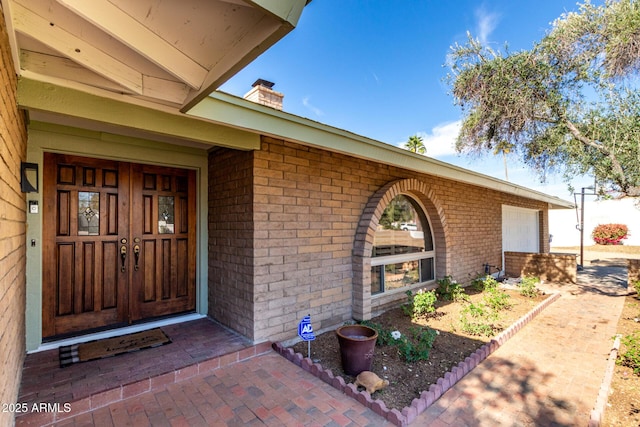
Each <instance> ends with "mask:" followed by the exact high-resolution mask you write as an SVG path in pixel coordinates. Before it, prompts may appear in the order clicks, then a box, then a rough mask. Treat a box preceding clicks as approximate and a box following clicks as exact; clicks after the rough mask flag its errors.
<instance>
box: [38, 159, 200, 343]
mask: <svg viewBox="0 0 640 427" xmlns="http://www.w3.org/2000/svg"><path fill="white" fill-rule="evenodd" d="M195 202H196V201H195V172H194V171H190V170H184V169H174V168H165V167H156V166H147V165H139V164H133V163H128V162H117V161H110V160H98V159H91V158H85V157H78V156H70V155H63V154H52V153H45V157H44V206H43V214H44V219H43V227H44V228H43V304H42V309H43V322H42V329H43V337H45V338H47V337H52V336H56V335H61V334H73V333H78V332H82V331H86V330H90V329H96V328H105V327H116V326H119V325H126V324H130V323H133V322H135V321H139V320H143V319H147V318H151V317H157V316H164V315H170V314H175V313H180V312H186V311H191V310H193V309H194V308H195V281H196V280H195V248H196V235H195V229H196V224H195V211H196V209H195V207H196V203H195Z"/></svg>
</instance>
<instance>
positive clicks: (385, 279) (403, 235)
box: [371, 194, 435, 295]
mask: <svg viewBox="0 0 640 427" xmlns="http://www.w3.org/2000/svg"><path fill="white" fill-rule="evenodd" d="M434 279H435V248H434V244H433V236H432V233H431V227H430V225H429V219H428V218H427V216H426V214H425V213H424V210H423V209H422V207H421V206H420V204H418V202H417V201H416V200H414V199H413V198H411V197H409V196H407V195H403V194H400V195H398V196H396V197H394V198H393V199H392V200H391V202H389V204H388V205H387V207H386V208H385V210H384V212H383V214H382V217H381V218H380V221H379V222H378V229H377V230H376V232H375V235H374V238H373V252H372V255H371V294H372V295H373V294H380V293H382V292H389V291H393V290H396V289H401V288H407V287H411V286H413V285H416V284H419V283H425V282H429V281H433V280H434Z"/></svg>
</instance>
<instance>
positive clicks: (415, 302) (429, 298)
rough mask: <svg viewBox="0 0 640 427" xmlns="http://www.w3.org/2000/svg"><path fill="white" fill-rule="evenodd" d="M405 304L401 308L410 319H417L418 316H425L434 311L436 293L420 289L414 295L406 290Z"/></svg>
mask: <svg viewBox="0 0 640 427" xmlns="http://www.w3.org/2000/svg"><path fill="white" fill-rule="evenodd" d="M406 294H407V298H408V300H409V301H408V302H407V304H405V305H403V306H402V310H403V311H404V313H405V314H406V315H408V316H411V318H412V319H417V318H418V317H420V316H426V315H427V314H429V313H433V312H435V311H436V307H435V304H436V301H437V299H438V298H437V297H436V293H435V291H425V290H424V289H420V290H419V291H418V292H417V293H416V294H415V295H414V294H413V293H412V292H411V291H407V292H406Z"/></svg>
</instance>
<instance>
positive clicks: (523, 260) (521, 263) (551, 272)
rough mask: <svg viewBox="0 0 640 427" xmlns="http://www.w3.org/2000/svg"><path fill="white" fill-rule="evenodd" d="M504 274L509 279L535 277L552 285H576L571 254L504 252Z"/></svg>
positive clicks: (575, 264) (574, 261) (576, 278)
mask: <svg viewBox="0 0 640 427" xmlns="http://www.w3.org/2000/svg"><path fill="white" fill-rule="evenodd" d="M504 264H505V273H506V274H507V276H511V277H521V276H535V277H538V278H540V279H541V280H544V281H548V282H553V283H577V282H578V275H577V274H578V273H577V271H578V265H577V262H576V256H575V255H573V254H549V253H546V254H535V253H527V252H505V253H504Z"/></svg>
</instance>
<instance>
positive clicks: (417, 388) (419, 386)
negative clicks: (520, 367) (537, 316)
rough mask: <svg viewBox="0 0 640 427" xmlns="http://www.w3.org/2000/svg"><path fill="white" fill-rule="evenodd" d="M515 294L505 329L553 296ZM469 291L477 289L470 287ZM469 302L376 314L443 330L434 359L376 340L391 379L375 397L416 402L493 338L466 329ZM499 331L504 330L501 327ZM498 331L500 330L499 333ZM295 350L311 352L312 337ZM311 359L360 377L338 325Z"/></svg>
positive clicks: (382, 372) (393, 325) (378, 368)
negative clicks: (405, 354)
mask: <svg viewBox="0 0 640 427" xmlns="http://www.w3.org/2000/svg"><path fill="white" fill-rule="evenodd" d="M505 292H507V293H509V295H510V296H511V298H510V300H511V303H512V304H513V307H512V308H511V309H509V310H506V311H502V312H501V318H500V320H499V321H498V322H497V323H496V324H495V326H496V327H497V328H498V329H499V330H504V329H506V328H507V327H509V326H510V325H511V324H512V323H514V322H515V321H517V320H518V319H519V318H520V317H522V316H523V315H525V314H526V313H527V312H529V311H530V310H531V309H532V308H533V307H535V306H536V305H537V304H538V303H540V302H541V301H542V300H543V299H544V298H546V297H547V296H544V295H541V296H538V297H536V298H526V297H523V296H522V295H520V294H519V293H518V292H516V291H513V290H506V291H505ZM469 293H472V291H471V290H469ZM480 299H482V295H481V294H479V293H477V292H474V293H473V294H472V295H471V300H472V301H474V302H476V301H479V300H480ZM462 308H463V303H458V302H441V301H439V302H438V303H437V310H436V313H435V314H433V315H429V316H428V317H426V318H422V319H420V320H419V321H417V322H412V320H411V318H410V317H409V316H408V315H406V314H404V313H403V311H402V310H401V309H400V308H397V309H394V310H390V311H388V312H386V313H384V314H383V315H381V316H379V317H377V318H374V319H372V322H375V323H377V324H380V325H382V326H383V327H384V328H385V329H389V330H391V331H394V330H397V331H400V332H401V333H402V334H403V335H405V334H408V333H409V330H410V328H412V327H416V325H428V326H429V327H431V328H433V329H436V330H437V331H439V335H438V336H437V337H436V339H435V342H434V344H433V348H432V349H431V352H430V354H429V359H428V360H426V361H419V362H414V363H408V362H405V361H404V360H403V359H401V357H400V354H399V352H398V350H397V347H395V346H376V348H375V355H374V358H373V366H372V369H371V370H372V371H373V372H375V373H376V374H378V376H380V377H381V378H383V379H387V380H389V383H390V384H389V386H388V387H387V388H385V389H384V390H381V391H377V392H375V393H374V394H373V396H372V398H373V399H380V400H382V401H383V402H384V403H385V404H386V405H387V408H389V409H391V408H396V409H398V410H400V411H401V410H402V408H404V407H405V406H409V405H411V401H412V400H413V399H414V398H417V397H419V396H420V393H422V392H423V391H426V390H428V389H429V385H431V384H434V383H435V382H436V381H437V380H438V379H439V378H441V377H443V376H444V374H445V373H446V372H448V371H449V370H451V368H452V367H454V366H456V365H457V364H458V363H460V362H461V361H463V360H464V359H465V358H466V357H468V356H469V355H470V354H472V353H473V352H474V351H476V349H478V348H479V347H481V346H482V345H483V344H484V343H486V342H488V341H490V339H491V338H487V337H478V336H471V335H468V334H466V333H464V332H462V331H461V330H460V311H461V309H462ZM497 333H499V331H498V332H497ZM497 333H496V334H497ZM293 348H294V350H295V351H296V352H298V353H301V354H302V355H303V356H305V357H306V356H307V351H308V349H307V343H306V342H301V343H297V344H296V345H294V346H293ZM311 359H312V360H313V361H314V362H316V363H320V364H321V365H322V367H323V368H324V369H330V370H331V372H333V374H334V375H340V376H342V377H343V378H344V379H345V382H347V383H348V382H353V381H354V380H355V378H353V377H351V376H348V375H346V374H345V373H344V371H343V370H342V365H341V362H340V350H339V346H338V339H337V337H336V335H335V332H334V331H331V332H326V333H324V334H321V335H319V336H317V337H316V339H315V340H314V341H312V342H311Z"/></svg>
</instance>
